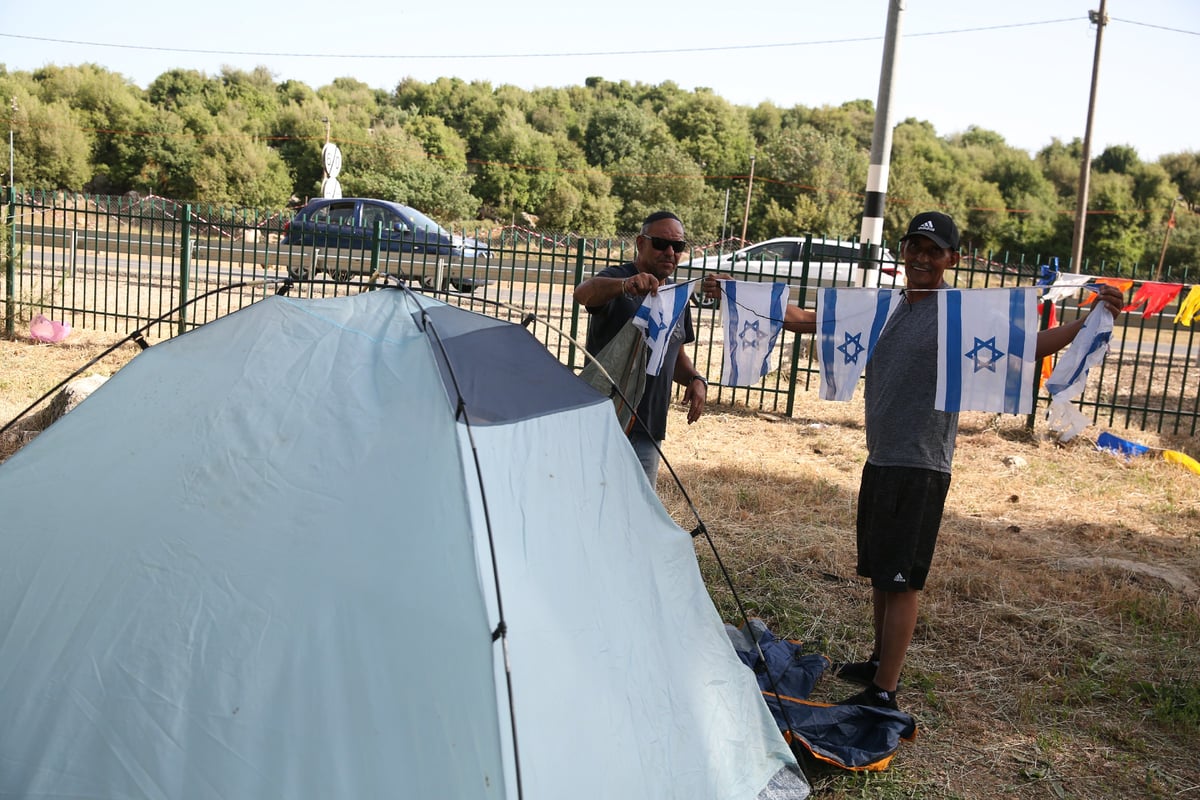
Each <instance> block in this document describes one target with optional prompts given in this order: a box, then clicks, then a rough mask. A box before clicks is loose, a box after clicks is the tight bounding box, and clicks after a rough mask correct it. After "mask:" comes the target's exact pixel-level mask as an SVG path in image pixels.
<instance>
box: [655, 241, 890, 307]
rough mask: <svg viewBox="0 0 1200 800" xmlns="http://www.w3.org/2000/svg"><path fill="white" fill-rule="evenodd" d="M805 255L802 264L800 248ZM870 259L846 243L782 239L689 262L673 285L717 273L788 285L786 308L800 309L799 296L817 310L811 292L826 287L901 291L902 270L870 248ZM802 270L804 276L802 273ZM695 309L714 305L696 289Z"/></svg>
mask: <svg viewBox="0 0 1200 800" xmlns="http://www.w3.org/2000/svg"><path fill="white" fill-rule="evenodd" d="M806 242H808V243H809V245H808V247H809V252H808V254H807V259H806V258H805V255H806V254H805V243H806ZM872 251H873V255H872V256H870V257H868V258H864V257H863V254H862V246H861V245H859V244H857V243H855V242H850V241H841V240H838V239H821V238H816V237H814V238H812V239H811V240H810V239H808V237H804V236H781V237H779V238H777V239H768V240H767V241H765V242H759V243H758V244H754V245H750V246H749V247H743V248H742V249H741V250H735V251H733V252H731V253H723V254H719V255H707V256H704V257H703V258H698V259H692V260H691V261H688V262H687V263H684V264H680V265H679V266H678V267H676V268H675V280H676V282H678V283H683V282H684V281H689V280H692V279H693V278H700V277H703V276H704V275H705V274H707V273H711V272H720V273H727V274H729V275H732V276H733V277H734V278H735V279H736V280H740V281H770V282H780V283H787V284H788V285H789V286H790V287H791V292H790V296H791V300H790V302H791V303H799V302H800V297H801V290H802V289H806V291H804V292H803V295H804V305H805V307H807V308H813V307H815V306H816V304H817V293H816V290H817V289H818V288H820V287H825V286H870V287H878V286H884V287H890V286H903V285H904V265H903V264H901V263H900V262H899V260H897V258H896V256H894V255H893V254H892V253H891V252H889V251H887V250H882V251H881V250H880V249H879V248H877V247H873V248H872ZM806 270H807V271H806ZM692 301H693V302H694V303H696V304H697V305H713V304H714V301H710V300H704V299H703V297H702V295H701V293H700V287H699V285H697V287H696V291H695V292H693V294H692Z"/></svg>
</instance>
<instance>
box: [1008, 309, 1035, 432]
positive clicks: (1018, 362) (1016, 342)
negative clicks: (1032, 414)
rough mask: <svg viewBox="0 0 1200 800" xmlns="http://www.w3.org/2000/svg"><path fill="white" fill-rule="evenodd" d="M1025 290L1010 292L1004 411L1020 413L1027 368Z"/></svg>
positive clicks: (1027, 333)
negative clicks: (1024, 376) (1025, 357)
mask: <svg viewBox="0 0 1200 800" xmlns="http://www.w3.org/2000/svg"><path fill="white" fill-rule="evenodd" d="M1027 335H1029V332H1028V331H1026V330H1025V291H1024V290H1021V289H1013V290H1011V291H1010V292H1009V293H1008V348H1007V356H1008V357H1007V358H1006V359H1005V361H1007V362H1008V369H1007V373H1006V375H1005V377H1004V411H1005V413H1008V414H1019V413H1020V408H1021V400H1022V395H1023V392H1022V389H1021V378H1022V377H1023V375H1024V370H1025V362H1024V356H1025V337H1026V336H1027Z"/></svg>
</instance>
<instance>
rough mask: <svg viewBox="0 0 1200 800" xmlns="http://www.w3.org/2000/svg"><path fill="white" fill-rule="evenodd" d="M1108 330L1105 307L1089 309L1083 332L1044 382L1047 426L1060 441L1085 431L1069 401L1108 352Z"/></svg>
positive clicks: (1109, 320)
mask: <svg viewBox="0 0 1200 800" xmlns="http://www.w3.org/2000/svg"><path fill="white" fill-rule="evenodd" d="M1112 329H1113V315H1112V312H1111V311H1109V310H1108V306H1106V305H1099V306H1097V307H1096V308H1094V309H1092V311H1091V312H1089V313H1088V315H1087V319H1086V320H1084V322H1083V328H1081V329H1080V331H1079V333H1077V334H1076V335H1075V339H1074V341H1072V342H1071V346H1070V347H1068V348H1067V351H1066V352H1065V353H1063V354H1062V356H1060V357H1059V359H1058V363H1057V364H1055V365H1054V371H1053V372H1051V373H1050V377H1049V378H1047V379H1046V391H1047V392H1049V393H1050V413H1049V416H1048V418H1047V420H1048V425H1049V427H1050V430H1052V431H1054V432H1055V433H1057V434H1058V438H1059V439H1060V440H1061V441H1064V442H1069V441H1070V440H1071V439H1073V438H1075V434H1077V433H1079V432H1080V431H1081V430H1083V429H1084V428H1086V427H1087V424H1088V420H1087V417H1085V416H1084V415H1083V414H1081V413H1080V411H1079V409H1077V408H1075V406H1074V405H1072V404H1071V401H1072V400H1074V399H1075V398H1076V397H1078V396H1079V395H1080V394H1082V393H1083V389H1084V387H1085V386H1086V385H1087V376H1088V370H1090V369H1091V368H1092V367H1094V366H1095V365H1096V364H1098V363H1099V362H1100V361H1101V360H1103V358H1104V354H1105V353H1107V352H1108V342H1109V339H1110V338H1111V337H1112Z"/></svg>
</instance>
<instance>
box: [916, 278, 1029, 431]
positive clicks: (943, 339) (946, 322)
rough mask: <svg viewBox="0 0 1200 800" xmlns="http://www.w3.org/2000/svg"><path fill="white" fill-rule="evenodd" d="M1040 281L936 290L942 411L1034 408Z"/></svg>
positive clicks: (938, 397)
mask: <svg viewBox="0 0 1200 800" xmlns="http://www.w3.org/2000/svg"><path fill="white" fill-rule="evenodd" d="M1038 288H1039V287H1035V286H1024V287H1016V288H1011V289H949V290H945V291H939V292H938V293H937V295H938V297H937V301H938V377H937V394H936V395H935V398H934V408H936V409H938V410H939V411H952V412H953V411H997V412H1001V413H1004V414H1028V413H1029V412H1030V411H1032V410H1033V382H1034V379H1035V377H1036V376H1035V374H1034V373H1035V372H1036V371H1037V370H1036V366H1037V365H1036V363H1035V361H1034V356H1035V354H1036V353H1037V292H1038Z"/></svg>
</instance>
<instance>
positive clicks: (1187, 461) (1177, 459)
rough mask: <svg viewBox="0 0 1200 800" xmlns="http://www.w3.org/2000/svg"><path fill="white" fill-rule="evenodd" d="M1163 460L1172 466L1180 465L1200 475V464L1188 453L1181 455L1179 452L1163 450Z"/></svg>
mask: <svg viewBox="0 0 1200 800" xmlns="http://www.w3.org/2000/svg"><path fill="white" fill-rule="evenodd" d="M1163 458H1165V459H1166V460H1167V461H1170V462H1171V463H1172V464H1178V465H1180V466H1181V467H1185V468H1187V469H1190V470H1191V471H1192V472H1194V473H1196V474H1197V475H1200V462H1197V461H1196V459H1194V458H1192V457H1191V456H1189V455H1187V454H1186V453H1180V452H1179V451H1177V450H1163Z"/></svg>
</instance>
